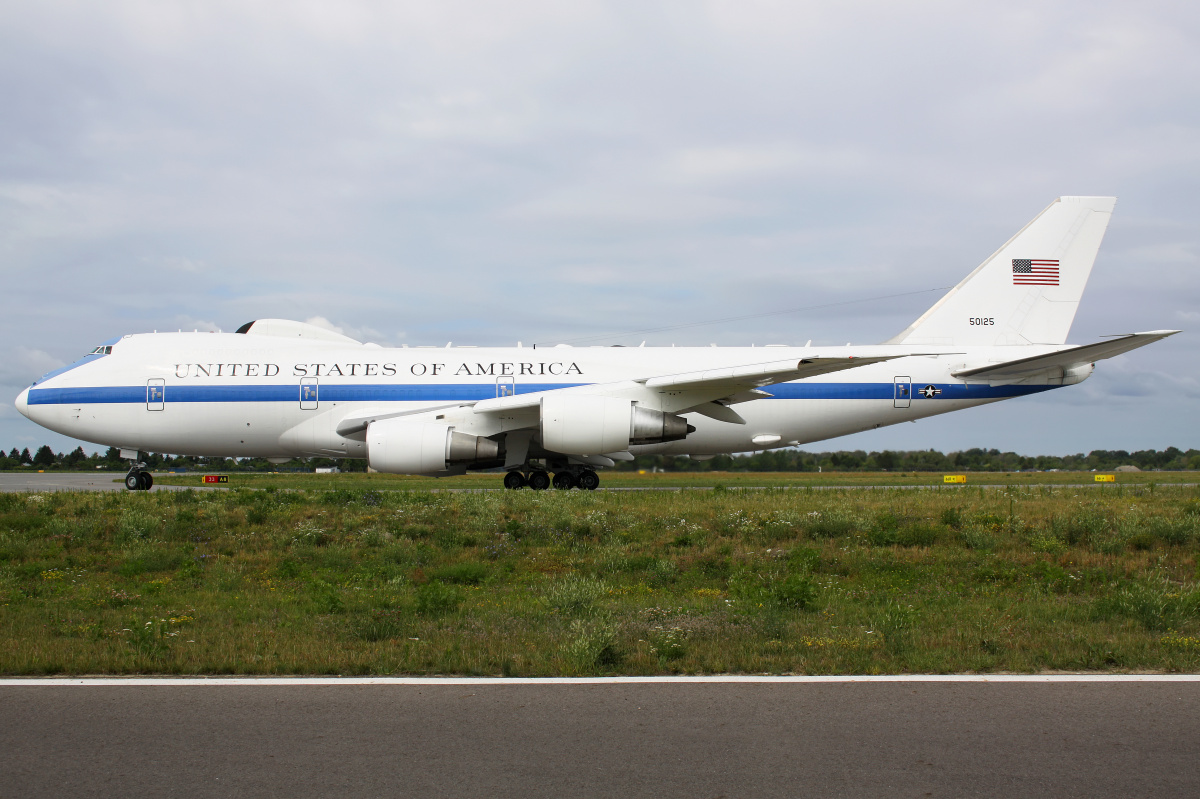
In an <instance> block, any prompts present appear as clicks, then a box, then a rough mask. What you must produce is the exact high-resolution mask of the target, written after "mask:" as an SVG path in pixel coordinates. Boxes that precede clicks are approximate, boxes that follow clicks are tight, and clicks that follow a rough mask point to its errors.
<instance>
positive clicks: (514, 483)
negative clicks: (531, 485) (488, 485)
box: [504, 472, 525, 490]
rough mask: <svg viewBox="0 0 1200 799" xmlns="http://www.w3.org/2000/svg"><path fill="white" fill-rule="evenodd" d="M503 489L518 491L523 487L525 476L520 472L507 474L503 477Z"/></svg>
mask: <svg viewBox="0 0 1200 799" xmlns="http://www.w3.org/2000/svg"><path fill="white" fill-rule="evenodd" d="M504 487H505V488H508V489H513V490H515V489H518V488H524V487H525V475H523V474H521V473H520V472H509V473H508V474H506V475H504Z"/></svg>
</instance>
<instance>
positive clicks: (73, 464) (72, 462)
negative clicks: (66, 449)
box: [63, 447, 87, 469]
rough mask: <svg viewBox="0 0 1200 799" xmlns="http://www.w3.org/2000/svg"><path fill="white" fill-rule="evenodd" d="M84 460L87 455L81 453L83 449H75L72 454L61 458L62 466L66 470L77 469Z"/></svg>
mask: <svg viewBox="0 0 1200 799" xmlns="http://www.w3.org/2000/svg"><path fill="white" fill-rule="evenodd" d="M86 460H87V453H86V452H84V451H83V447H76V448H75V451H74V452H72V453H70V454H69V455H67V456H66V457H65V458H63V464H64V465H66V466H67V467H68V468H71V469H78V468H79V467H80V465H82V464H83V462H84V461H86Z"/></svg>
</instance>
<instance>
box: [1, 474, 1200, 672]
mask: <svg viewBox="0 0 1200 799" xmlns="http://www.w3.org/2000/svg"><path fill="white" fill-rule="evenodd" d="M1054 476H1055V477H1058V478H1059V479H1060V480H1061V479H1062V477H1063V476H1065V475H1054ZM1087 476H1088V477H1090V475H1087ZM332 477H333V481H334V482H333V483H332V484H334V485H344V486H353V487H352V488H336V489H333V490H313V491H280V490H272V489H270V488H268V489H266V490H261V491H248V490H239V489H237V488H236V487H235V488H234V489H233V490H230V491H221V492H215V491H209V492H201V491H182V492H158V493H152V494H144V493H116V492H114V493H58V494H19V493H18V494H3V495H0V672H2V673H5V674H58V673H71V674H83V673H107V674H131V673H169V674H228V673H237V674H484V675H488V674H505V675H530V676H532V675H587V674H659V673H728V672H735V673H736V672H740V673H762V672H769V673H814V674H823V673H831V674H832V673H838V674H845V673H858V674H870V673H891V672H977V671H979V672H991V671H1016V672H1036V671H1043V670H1069V671H1090V670H1115V671H1195V670H1196V669H1197V667H1198V666H1200V582H1198V579H1200V573H1198V563H1200V562H1198V559H1197V555H1198V553H1200V489H1197V488H1194V487H1186V486H1171V485H1164V484H1162V483H1161V477H1162V475H1161V474H1155V475H1154V477H1155V478H1156V480H1155V481H1154V484H1151V483H1149V482H1147V483H1146V484H1142V485H1136V484H1135V485H1130V484H1124V483H1118V484H1116V485H1115V486H1107V487H1094V486H1093V487H1088V488H1078V487H1071V488H1051V487H1045V486H1036V485H1026V486H1020V487H1014V488H995V489H993V488H981V487H972V486H970V485H968V486H966V487H957V488H947V489H940V490H936V491H908V490H888V489H882V490H876V491H859V490H842V489H837V488H830V489H827V490H808V489H805V488H803V487H799V486H803V485H804V484H803V482H801V481H800V480H801V479H803V478H802V477H801V478H800V479H797V478H798V476H796V475H787V476H786V477H783V476H778V475H776V476H775V477H778V478H780V479H788V480H790V481H792V482H789V483H788V485H795V486H798V487H796V488H791V489H788V490H778V489H774V488H767V489H765V490H753V491H750V490H739V489H737V488H718V489H716V490H710V491H697V492H692V491H683V492H637V491H634V492H590V493H589V492H579V491H571V492H553V491H547V492H532V491H518V492H504V491H496V492H486V493H448V492H447V493H430V492H427V491H420V490H411V491H384V490H379V489H381V488H392V487H413V488H416V487H418V486H419V485H421V484H419V483H414V482H407V481H406V480H405V479H404V478H390V477H384V476H377V475H371V476H368V475H335V476H332ZM654 477H655V479H658V476H654ZM670 477H671V478H674V479H678V477H679V476H678V475H673V476H670ZM686 477H689V478H691V477H693V476H691V475H687V476H686ZM695 477H696V478H697V483H696V485H705V484H706V483H704V482H703V480H701V479H700V478H701V477H703V478H706V479H709V480H711V479H712V476H710V475H704V476H699V475H697V476H695ZM729 477H730V476H725V475H720V476H718V480H717V481H716V482H718V483H720V484H722V485H726V486H728V485H733V484H734V483H733V480H731V479H729ZM747 477H749V478H756V479H757V481H756V482H754V483H753V484H755V485H770V483H766V482H764V481H763V478H764V475H761V474H755V475H748V476H747ZM768 477H769V476H768ZM806 477H811V476H806ZM844 477H845V476H844V475H838V476H837V477H836V478H833V477H830V478H827V479H830V480H834V479H837V480H841V479H844ZM894 477H896V476H894ZM988 477H990V476H988ZM1021 477H1022V479H1024V475H1022V476H1021ZM1038 477H1040V475H1039V476H1038ZM1139 477H1140V476H1139ZM974 478H975V476H974V475H972V479H974ZM187 479H192V478H191V477H190V476H189V477H188V478H187ZM234 479H235V480H238V481H240V480H241V479H242V478H241V476H235V477H234ZM272 479H276V478H272V477H270V476H263V477H257V476H253V477H248V478H246V480H247V483H248V484H251V485H252V484H254V483H250V481H251V480H255V481H260V482H259V484H262V482H261V481H264V480H272ZM279 479H280V481H281V482H280V483H279V485H281V486H291V485H295V484H294V483H290V482H286V481H289V480H303V481H310V480H312V479H320V480H323V481H326V480H329V479H330V478H329V476H323V477H321V478H311V477H308V476H302V477H290V476H287V477H282V478H279ZM486 479H487V480H488V481H489V484H490V483H491V482H492V481H494V480H495V479H496V478H495V476H487V477H486ZM628 479H630V480H637V479H639V476H637V475H631V476H630V477H629V478H628ZM642 479H644V476H643V478H642ZM664 479H666V478H664ZM823 479H826V478H823ZM920 479H929V478H928V476H921V477H920ZM981 479H983V478H981ZM1119 479H1125V478H1124V476H1122V478H1119ZM465 480H466V481H467V482H468V484H470V483H471V481H474V480H476V478H474V477H469V478H465ZM447 482H448V481H447ZM613 482H616V481H615V480H614V481H613ZM989 482H991V480H990V479H989ZM322 484H323V485H329V484H331V483H329V482H325V483H322ZM446 484H447V483H439V485H446ZM234 485H235V486H237V485H238V483H234ZM272 485H273V484H272ZM708 485H711V483H708Z"/></svg>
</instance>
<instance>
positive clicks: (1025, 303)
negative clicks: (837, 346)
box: [888, 197, 1117, 346]
mask: <svg viewBox="0 0 1200 799" xmlns="http://www.w3.org/2000/svg"><path fill="white" fill-rule="evenodd" d="M1116 202H1117V199H1116V198H1115V197H1059V198H1058V199H1057V200H1055V201H1054V202H1052V203H1051V204H1050V206H1049V207H1048V208H1047V209H1046V210H1045V211H1042V212H1041V213H1040V214H1038V215H1037V217H1036V218H1034V220H1033V221H1032V222H1030V223H1029V224H1028V225H1026V226H1025V227H1024V228H1022V229H1021V231H1020V232H1019V233H1017V235H1015V236H1013V237H1012V238H1011V239H1009V241H1008V243H1007V244H1005V245H1004V246H1003V247H1001V248H1000V249H999V250H997V251H996V253H995V254H994V255H992V256H991V257H990V258H988V259H987V260H986V261H984V262H983V263H982V264H980V266H979V267H978V268H977V269H976V270H975V271H974V272H972V273H971V274H969V275H967V277H966V278H965V279H964V280H963V281H962V282H961V283H959V284H958V285H957V286H955V287H954V288H953V289H951V290H950V291H949V293H947V294H946V296H944V297H942V299H941V300H939V301H938V303H937V304H936V305H934V306H933V307H932V308H930V309H929V310H928V311H926V312H925V313H924V314H923V315H922V316H921V318H920V319H918V320H917V321H915V322H913V323H912V324H911V325H909V327H908V328H907V329H906V330H905V331H904V332H902V333H901V334H900V335H898V336H896V337H895V338H893V339H891V341H889V342H888V343H889V344H901V343H904V344H927V345H950V346H960V345H995V344H1001V345H1003V344H1015V345H1020V344H1063V343H1065V342H1066V340H1067V333H1068V332H1069V331H1070V329H1071V322H1073V321H1074V319H1075V310H1076V309H1077V308H1078V307H1079V298H1080V297H1082V296H1083V289H1084V287H1085V286H1086V285H1087V280H1088V276H1089V275H1090V274H1091V273H1092V264H1093V263H1094V262H1095V260H1096V253H1097V251H1099V249H1100V240H1101V239H1102V238H1104V231H1105V229H1106V228H1107V227H1108V220H1109V218H1110V217H1111V216H1112V210H1113V206H1114V205H1116Z"/></svg>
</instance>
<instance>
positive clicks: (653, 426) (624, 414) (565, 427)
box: [541, 394, 695, 455]
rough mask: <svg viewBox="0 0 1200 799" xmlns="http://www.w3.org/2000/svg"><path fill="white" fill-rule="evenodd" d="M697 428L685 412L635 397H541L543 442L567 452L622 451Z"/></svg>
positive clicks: (684, 434) (683, 435)
mask: <svg viewBox="0 0 1200 799" xmlns="http://www.w3.org/2000/svg"><path fill="white" fill-rule="evenodd" d="M694 429H695V428H693V427H691V426H690V425H689V424H688V423H687V420H686V419H684V418H683V417H682V416H676V415H675V414H671V413H663V412H662V411H654V410H650V409H648V408H642V407H640V406H637V405H634V404H633V401H632V400H627V399H620V398H617V397H595V396H588V395H580V394H567V395H562V396H556V395H555V394H547V395H546V396H545V397H543V398H542V430H541V432H542V446H543V447H545V448H546V449H548V450H550V451H551V452H560V453H562V454H564V455H603V454H604V453H606V452H623V451H625V450H627V449H629V445H630V444H659V443H662V442H664V441H679V440H680V439H683V438H686V437H687V434H688V433H690V432H692V430H694Z"/></svg>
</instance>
